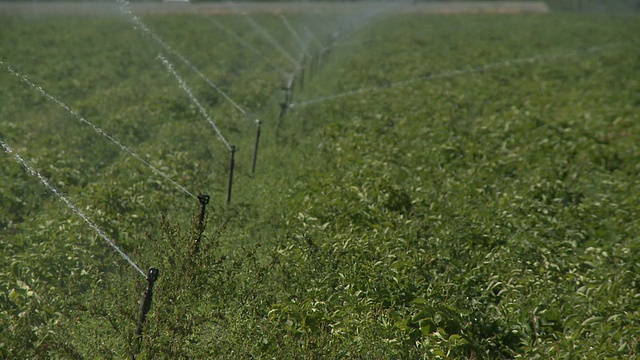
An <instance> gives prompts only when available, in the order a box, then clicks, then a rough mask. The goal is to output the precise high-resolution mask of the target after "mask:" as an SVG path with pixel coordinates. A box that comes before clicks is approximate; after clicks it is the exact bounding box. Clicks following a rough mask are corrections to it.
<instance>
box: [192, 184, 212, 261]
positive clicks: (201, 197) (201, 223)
mask: <svg viewBox="0 0 640 360" xmlns="http://www.w3.org/2000/svg"><path fill="white" fill-rule="evenodd" d="M209 199H210V198H209V195H206V194H200V195H198V201H200V215H199V216H198V237H197V238H196V243H195V247H194V249H193V250H194V252H196V253H197V252H199V251H200V240H202V233H203V232H204V215H205V212H206V211H207V204H208V203H209Z"/></svg>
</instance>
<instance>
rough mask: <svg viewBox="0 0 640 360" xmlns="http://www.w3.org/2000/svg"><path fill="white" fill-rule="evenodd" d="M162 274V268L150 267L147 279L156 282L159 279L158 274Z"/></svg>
mask: <svg viewBox="0 0 640 360" xmlns="http://www.w3.org/2000/svg"><path fill="white" fill-rule="evenodd" d="M159 274H160V270H158V269H156V268H149V273H147V281H148V282H150V283H154V282H155V281H156V280H158V275H159Z"/></svg>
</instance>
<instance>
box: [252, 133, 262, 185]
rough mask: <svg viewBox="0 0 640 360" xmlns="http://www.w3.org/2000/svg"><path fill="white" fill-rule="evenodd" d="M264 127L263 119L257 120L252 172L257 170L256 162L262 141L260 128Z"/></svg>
mask: <svg viewBox="0 0 640 360" xmlns="http://www.w3.org/2000/svg"><path fill="white" fill-rule="evenodd" d="M261 127H262V121H260V120H256V143H255V145H254V147H253V162H252V164H251V173H252V174H253V173H255V172H256V162H257V161H258V144H259V143H260V128H261Z"/></svg>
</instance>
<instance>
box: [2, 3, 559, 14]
mask: <svg viewBox="0 0 640 360" xmlns="http://www.w3.org/2000/svg"><path fill="white" fill-rule="evenodd" d="M388 5H389V2H383V1H379V2H375V1H374V2H371V1H367V2H339V3H338V2H325V1H322V2H238V3H234V5H233V8H231V7H229V6H228V5H226V4H224V3H194V4H192V3H182V2H162V3H158V2H153V3H151V2H149V3H132V4H131V9H132V10H133V11H134V13H137V14H174V13H176V14H224V13H230V12H234V11H236V12H247V13H306V12H323V13H330V12H339V13H344V12H350V11H352V12H359V11H366V10H368V9H369V10H370V9H371V8H372V7H374V6H388ZM397 9H398V11H402V12H413V13H415V12H420V13H432V14H455V13H522V12H528V13H546V12H548V11H549V8H548V6H547V5H546V4H545V3H544V2H543V1H473V2H469V1H448V2H418V3H405V4H400V5H398V8H397ZM116 11H117V9H116V3H115V1H113V2H37V1H32V2H1V1H0V14H39V15H45V14H79V15H85V14H86V15H110V14H113V13H114V12H116Z"/></svg>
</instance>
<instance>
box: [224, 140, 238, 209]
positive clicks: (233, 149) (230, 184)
mask: <svg viewBox="0 0 640 360" xmlns="http://www.w3.org/2000/svg"><path fill="white" fill-rule="evenodd" d="M237 150H238V148H237V147H236V146H235V145H231V157H230V158H229V182H228V183H227V205H229V204H231V188H232V187H233V169H234V168H235V167H236V160H235V156H236V151H237Z"/></svg>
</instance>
